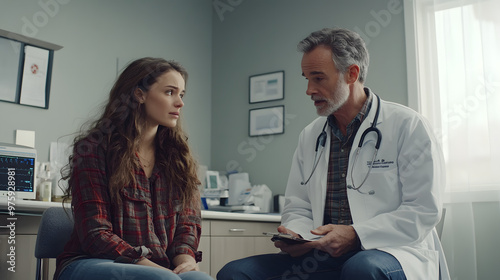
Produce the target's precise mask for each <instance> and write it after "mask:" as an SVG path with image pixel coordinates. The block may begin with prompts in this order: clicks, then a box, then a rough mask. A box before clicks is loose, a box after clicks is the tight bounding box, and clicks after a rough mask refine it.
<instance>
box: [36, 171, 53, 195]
mask: <svg viewBox="0 0 500 280" xmlns="http://www.w3.org/2000/svg"><path fill="white" fill-rule="evenodd" d="M41 169H42V170H41V172H40V173H41V174H40V184H38V193H39V195H40V198H39V199H40V200H41V201H48V202H50V201H51V200H52V179H51V178H50V165H49V163H46V164H42V166H41Z"/></svg>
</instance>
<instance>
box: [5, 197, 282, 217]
mask: <svg viewBox="0 0 500 280" xmlns="http://www.w3.org/2000/svg"><path fill="white" fill-rule="evenodd" d="M62 206H63V204H62V203H61V202H45V201H34V200H16V201H15V205H13V207H14V209H13V212H14V214H16V215H36V216H39V215H41V214H42V213H43V211H45V209H47V208H50V207H62ZM65 206H67V207H70V205H69V204H66V205H65ZM0 210H1V211H2V212H5V211H7V198H5V197H2V198H0ZM201 218H202V219H207V220H237V221H256V222H276V223H279V222H280V221H281V216H280V215H279V214H277V213H265V214H253V213H236V212H219V211H209V210H202V211H201Z"/></svg>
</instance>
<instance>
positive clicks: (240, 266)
mask: <svg viewBox="0 0 500 280" xmlns="http://www.w3.org/2000/svg"><path fill="white" fill-rule="evenodd" d="M217 279H218V280H230V279H234V280H236V279H237V280H244V279H246V280H271V279H280V280H302V279H307V280H314V279H329V280H335V279H342V280H343V279H356V280H357V279H406V276H405V274H404V272H403V268H401V265H400V264H399V261H398V260H397V259H396V258H394V257H393V256H392V255H390V254H388V253H385V252H382V251H378V250H367V251H357V252H351V253H348V254H345V255H343V256H341V257H338V258H334V257H331V256H330V255H328V254H327V253H325V252H322V251H319V250H313V251H311V252H309V253H307V254H305V255H303V256H301V257H297V258H293V257H291V256H290V255H288V254H268V255H259V256H253V257H248V258H244V259H241V260H236V261H232V262H230V263H228V264H226V265H225V266H224V267H223V268H222V269H221V270H220V271H219V273H218V274H217Z"/></svg>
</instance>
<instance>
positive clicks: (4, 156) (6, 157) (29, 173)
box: [0, 145, 36, 199]
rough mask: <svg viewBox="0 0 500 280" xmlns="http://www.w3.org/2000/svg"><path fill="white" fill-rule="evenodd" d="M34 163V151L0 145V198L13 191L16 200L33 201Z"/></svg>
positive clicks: (34, 194)
mask: <svg viewBox="0 0 500 280" xmlns="http://www.w3.org/2000/svg"><path fill="white" fill-rule="evenodd" d="M35 162H36V152H35V150H34V149H31V148H28V147H21V146H13V145H11V146H6V145H0V196H7V195H8V194H9V191H12V190H15V195H16V198H19V199H23V198H28V199H34V198H35V197H36V188H35Z"/></svg>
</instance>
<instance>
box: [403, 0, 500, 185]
mask: <svg viewBox="0 0 500 280" xmlns="http://www.w3.org/2000/svg"><path fill="white" fill-rule="evenodd" d="M405 5H406V6H405V8H407V7H409V8H410V9H411V10H413V14H412V16H413V17H414V18H413V26H410V27H408V26H407V35H409V36H408V37H413V40H414V41H413V42H412V39H411V38H410V39H409V40H408V41H407V45H408V44H413V45H412V46H410V48H409V52H414V60H413V61H414V62H415V63H413V64H412V63H411V60H409V67H414V69H409V71H408V73H409V76H408V78H409V86H410V85H412V83H411V82H410V79H415V76H416V77H417V79H416V80H417V81H416V83H415V84H414V86H415V87H416V91H415V90H409V91H410V94H411V93H412V92H413V94H415V93H416V94H417V96H416V97H415V96H410V97H409V98H410V99H412V100H416V101H415V104H414V106H412V107H414V108H417V109H418V110H419V111H420V112H421V113H422V114H423V115H424V116H426V117H427V118H428V119H429V120H430V122H431V124H432V125H433V127H434V128H435V130H436V131H435V132H436V135H437V136H438V139H439V140H440V142H441V145H442V148H443V152H444V156H445V160H446V168H447V191H448V192H460V191H490V190H500V176H499V173H500V52H499V50H500V16H499V15H498V11H500V1H496V0H439V1H438V0H434V1H431V0H418V1H417V0H414V1H410V0H408V1H406V2H405ZM412 27H413V28H412ZM411 35H414V36H411ZM413 46H415V47H414V48H413ZM411 56H412V55H411V54H410V55H409V58H411ZM411 75H413V76H411Z"/></svg>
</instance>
